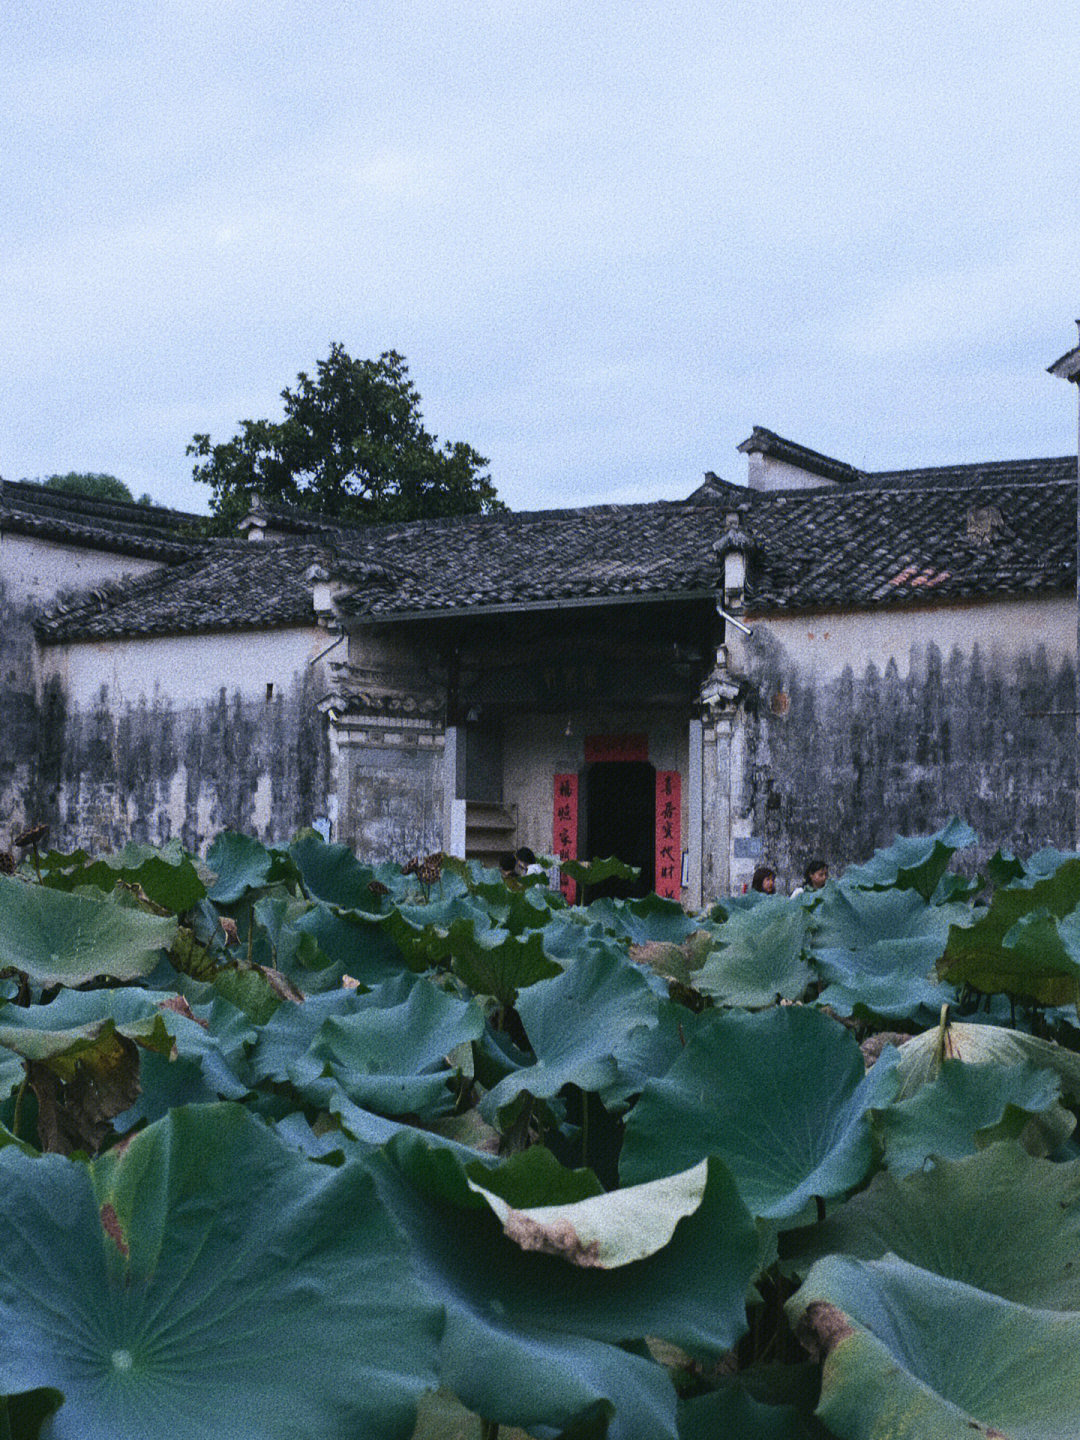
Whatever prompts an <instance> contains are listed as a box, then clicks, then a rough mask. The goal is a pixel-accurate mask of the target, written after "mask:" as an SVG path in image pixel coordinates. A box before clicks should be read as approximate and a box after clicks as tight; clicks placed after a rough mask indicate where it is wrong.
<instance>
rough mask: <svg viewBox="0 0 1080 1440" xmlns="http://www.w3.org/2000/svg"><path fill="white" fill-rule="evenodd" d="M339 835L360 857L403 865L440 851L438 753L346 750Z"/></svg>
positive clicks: (384, 748) (373, 748)
mask: <svg viewBox="0 0 1080 1440" xmlns="http://www.w3.org/2000/svg"><path fill="white" fill-rule="evenodd" d="M343 762H344V765H345V769H346V775H347V785H346V794H345V808H344V812H343V814H342V817H341V837H342V839H343V840H344V841H345V843H346V844H348V845H351V846H352V847H353V849H354V850H356V852H357V854H359V855H363V856H364V857H365V859H368V858H370V859H372V860H397V861H399V862H404V861H406V860H409V859H410V858H411V857H412V856H414V855H420V856H423V855H427V854H430V853H432V852H433V851H436V850H441V849H442V848H443V810H444V791H445V787H444V783H443V750H442V747H441V746H439V747H438V748H432V749H420V748H414V747H412V746H408V747H402V748H401V749H391V748H390V747H388V746H382V745H373V746H370V747H369V746H350V747H348V748H347V749H346V750H345V752H344V756H343Z"/></svg>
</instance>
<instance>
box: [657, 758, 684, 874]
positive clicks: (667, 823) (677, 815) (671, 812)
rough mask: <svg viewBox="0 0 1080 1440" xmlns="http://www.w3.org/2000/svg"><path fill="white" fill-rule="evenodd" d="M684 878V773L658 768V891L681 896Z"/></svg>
mask: <svg viewBox="0 0 1080 1440" xmlns="http://www.w3.org/2000/svg"><path fill="white" fill-rule="evenodd" d="M681 882H682V777H681V776H680V774H679V772H678V771H677V770H658V771H657V772H656V893H657V894H658V895H662V896H663V897H664V898H665V899H666V900H678V899H679V897H680V893H681Z"/></svg>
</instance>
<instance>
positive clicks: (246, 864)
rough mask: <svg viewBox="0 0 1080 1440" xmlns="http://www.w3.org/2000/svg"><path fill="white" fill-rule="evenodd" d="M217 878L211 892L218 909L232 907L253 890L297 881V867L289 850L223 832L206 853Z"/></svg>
mask: <svg viewBox="0 0 1080 1440" xmlns="http://www.w3.org/2000/svg"><path fill="white" fill-rule="evenodd" d="M206 863H207V865H208V866H209V868H210V870H211V872H212V873H213V874H214V876H215V877H216V878H215V880H214V883H213V884H212V885H211V886H210V888H209V890H208V891H207V896H208V898H209V899H210V900H211V901H213V903H214V904H215V905H232V904H234V903H235V902H236V901H237V900H240V899H242V897H243V896H244V895H246V894H247V893H248V892H249V891H251V890H262V889H263V888H264V887H265V886H267V885H272V884H274V883H275V882H276V881H281V880H283V881H295V879H296V878H297V870H296V865H295V863H294V862H293V860H292V857H291V856H290V855H289V852H288V851H287V850H278V849H274V848H273V847H271V848H268V847H267V846H265V845H262V844H260V842H259V841H258V840H256V839H254V838H253V837H252V836H250V835H238V834H236V833H235V832H233V831H231V830H222V832H221V833H220V835H218V836H217V838H216V839H215V840H214V842H213V844H212V845H211V846H210V848H209V850H207V852H206Z"/></svg>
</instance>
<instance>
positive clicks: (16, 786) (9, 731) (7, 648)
mask: <svg viewBox="0 0 1080 1440" xmlns="http://www.w3.org/2000/svg"><path fill="white" fill-rule="evenodd" d="M32 621H33V610H32V608H31V607H30V606H29V605H28V604H27V603H26V602H25V601H21V602H20V600H19V598H18V597H17V596H15V595H13V594H12V592H11V589H10V588H9V587H8V586H6V585H5V584H4V582H3V580H2V579H0V715H2V716H3V738H2V740H0V849H4V848H6V846H7V844H8V841H9V839H10V835H9V832H17V831H19V830H21V829H23V828H24V827H25V825H26V824H27V823H28V818H29V811H30V809H31V792H32V791H33V788H34V783H35V773H36V757H37V746H38V729H39V710H38V703H37V696H36V694H35V686H34V632H33V629H32V628H31V626H32Z"/></svg>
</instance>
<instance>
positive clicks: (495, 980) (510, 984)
mask: <svg viewBox="0 0 1080 1440" xmlns="http://www.w3.org/2000/svg"><path fill="white" fill-rule="evenodd" d="M450 953H451V954H452V955H453V960H452V962H451V969H452V970H453V972H454V974H455V975H457V976H458V977H459V979H461V980H463V981H464V983H465V984H466V985H467V986H468V987H469V989H470V990H471V991H472V992H473V994H475V995H491V996H492V997H493V998H494V999H495V1000H496V1001H498V1003H499V1004H500V1005H513V1004H514V1003H515V1001H516V1000H517V994H518V990H519V989H523V988H524V987H525V986H527V985H535V984H536V982H537V981H538V980H548V979H550V978H551V977H552V976H553V975H559V974H561V972H562V966H561V965H558V964H557V963H556V962H555V961H554V960H550V959H549V958H548V957H547V956H546V955H545V954H544V938H543V933H542V932H541V931H539V930H530V931H529V932H528V933H527V934H526V935H524V936H522V937H518V936H517V935H512V934H511V933H510V932H509V931H506V930H492V929H488V930H485V931H483V932H481V933H480V934H477V931H476V924H475V921H473V920H471V919H469V920H465V919H461V920H455V921H454V922H453V924H452V925H451V926H450Z"/></svg>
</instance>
